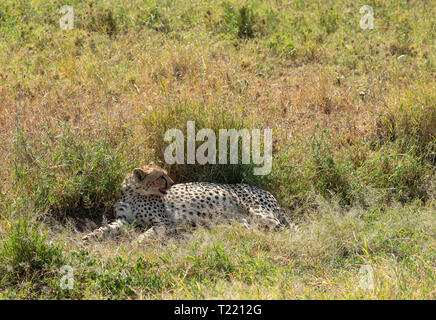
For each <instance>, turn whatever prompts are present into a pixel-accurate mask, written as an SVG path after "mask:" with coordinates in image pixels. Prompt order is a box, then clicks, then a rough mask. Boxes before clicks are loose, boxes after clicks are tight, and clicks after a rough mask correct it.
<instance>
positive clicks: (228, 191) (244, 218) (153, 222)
mask: <svg viewBox="0 0 436 320" xmlns="http://www.w3.org/2000/svg"><path fill="white" fill-rule="evenodd" d="M172 184H173V181H172V180H171V178H169V176H168V174H167V172H166V171H165V170H164V169H162V168H159V167H156V166H148V167H145V168H144V169H135V170H134V171H133V172H132V175H131V176H130V177H129V178H127V180H126V183H125V184H124V185H123V187H122V190H121V191H122V194H121V198H120V200H119V201H118V202H117V203H116V205H115V216H116V218H117V220H116V221H115V222H113V223H111V224H109V225H108V226H105V227H101V228H99V229H97V230H95V231H94V232H92V233H91V234H88V235H87V236H85V237H84V238H83V240H85V241H87V240H89V239H90V238H93V237H97V236H100V235H104V234H108V233H117V232H119V231H121V230H122V226H124V225H136V226H139V227H142V228H144V229H148V230H146V231H145V232H144V233H143V234H142V235H141V236H140V237H139V239H138V240H139V242H145V241H147V240H150V239H152V238H156V237H160V236H162V235H164V234H168V233H171V232H172V231H174V230H175V229H176V228H178V227H180V226H182V227H183V226H187V225H194V226H195V225H198V224H203V223H206V222H207V221H217V220H220V219H224V220H229V219H231V220H236V221H239V222H240V223H242V224H243V225H244V226H246V227H248V228H250V227H251V226H252V224H253V223H255V224H257V225H260V226H263V227H267V228H269V229H281V228H283V224H282V223H281V221H282V222H283V221H285V220H284V214H283V210H282V209H281V208H280V206H279V204H278V203H277V201H276V199H275V198H274V197H273V196H272V195H271V194H270V193H269V192H267V191H265V190H262V189H259V188H257V187H254V186H250V185H247V184H218V183H208V182H191V183H180V184H176V185H174V186H172ZM156 190H158V191H157V192H156Z"/></svg>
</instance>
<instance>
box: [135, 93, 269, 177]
mask: <svg viewBox="0 0 436 320" xmlns="http://www.w3.org/2000/svg"><path fill="white" fill-rule="evenodd" d="M239 111H242V112H243V110H238V108H237V107H229V106H227V105H226V104H225V103H224V102H223V101H212V102H210V103H208V106H207V107H204V106H200V105H199V104H198V103H197V102H196V101H195V100H188V101H185V102H182V103H180V102H169V105H168V107H167V108H165V109H158V110H152V111H146V112H145V113H143V115H142V118H141V125H142V127H143V129H144V130H145V132H146V133H147V139H146V140H147V141H146V144H147V145H148V146H150V148H152V149H153V150H154V152H155V155H156V158H157V159H156V160H157V161H158V162H159V163H161V164H164V163H165V160H164V152H165V149H166V148H167V146H168V145H169V144H170V142H166V141H165V140H164V135H165V132H167V131H168V130H170V129H178V130H181V132H182V133H183V135H184V145H185V147H184V153H185V156H184V159H185V163H186V161H187V147H186V145H187V122H188V121H194V122H195V132H196V133H197V132H198V131H199V130H201V129H211V130H213V131H214V133H215V136H216V146H217V148H216V156H217V160H216V161H217V164H216V165H210V164H205V165H200V164H198V163H197V162H196V164H183V165H181V164H180V165H179V164H175V165H173V166H172V167H171V170H170V173H172V174H173V175H175V178H176V181H178V182H182V181H209V182H222V183H241V182H246V183H251V184H259V183H262V179H263V178H262V177H259V176H258V177H256V176H254V175H253V168H254V164H253V163H250V164H242V159H241V157H242V141H241V138H239V139H238V152H239V154H238V164H229V159H228V164H219V163H218V154H219V151H218V146H219V130H220V129H235V130H237V131H238V130H241V129H247V130H250V129H251V128H252V127H253V126H254V123H255V122H254V120H253V119H252V118H249V117H247V118H243V117H238V116H237V115H236V114H237V112H239ZM202 143H204V142H200V141H197V142H196V150H197V148H198V147H199V146H200V145H201V144H202ZM227 147H228V150H227V154H230V142H229V139H228V143H227ZM250 159H251V158H250ZM251 161H252V159H251Z"/></svg>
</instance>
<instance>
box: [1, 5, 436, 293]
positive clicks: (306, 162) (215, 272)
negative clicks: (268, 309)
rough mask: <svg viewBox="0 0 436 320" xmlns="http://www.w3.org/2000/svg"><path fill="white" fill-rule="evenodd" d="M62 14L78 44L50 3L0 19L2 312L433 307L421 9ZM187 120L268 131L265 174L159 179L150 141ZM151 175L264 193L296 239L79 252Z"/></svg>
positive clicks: (86, 10) (173, 169) (201, 234)
mask: <svg viewBox="0 0 436 320" xmlns="http://www.w3.org/2000/svg"><path fill="white" fill-rule="evenodd" d="M69 5H71V6H72V7H73V8H74V28H73V29H72V30H61V29H60V27H59V19H60V17H61V14H60V13H59V9H60V7H61V6H60V5H59V6H57V5H56V4H53V3H45V2H44V3H43V2H41V1H38V0H30V1H25V2H19V3H17V2H15V1H12V0H6V1H3V2H2V3H1V4H0V52H2V54H1V55H0V66H1V67H0V92H1V96H2V99H1V101H0V111H1V112H0V159H1V162H0V214H1V219H0V265H1V266H0V297H1V298H3V299H12V298H14V299H38V298H49V299H59V298H66V299H90V298H97V299H107V298H109V299H130V298H134V299H139V298H142V299H162V298H164V299H178V298H187V299H210V298H224V299H238V298H239V299H254V298H258V299H333V298H338V299H434V298H435V290H434V287H435V278H434V270H435V254H436V252H435V250H434V248H435V238H436V237H435V235H436V234H435V225H436V224H435V207H434V205H435V202H434V200H435V195H436V192H435V190H436V188H435V187H436V180H435V178H434V177H435V176H436V175H435V159H436V147H435V146H436V140H435V139H436V102H435V94H434V87H435V81H434V79H435V77H434V75H435V74H434V71H435V56H434V52H435V50H434V49H435V46H434V43H435V41H434V38H435V29H434V18H433V17H434V16H435V13H436V12H435V7H434V6H432V2H431V1H425V0H421V1H418V0H415V1H409V2H404V3H403V2H401V3H399V2H396V1H390V0H383V1H369V2H365V3H363V2H362V3H354V2H350V1H345V0H342V1H314V2H307V1H291V2H286V3H285V2H280V1H279V2H277V1H250V2H248V1H247V2H242V3H241V2H238V1H233V0H232V1H225V2H223V1H215V2H206V1H201V0H195V1H191V2H189V3H188V2H185V1H146V2H143V1H139V0H138V1H121V0H104V1H81V0H76V1H72V2H71V3H69ZM363 5H370V6H371V7H372V8H373V10H374V21H375V22H374V24H375V27H374V29H372V30H362V29H360V27H359V22H360V19H361V15H360V14H359V9H360V7H361V6H363ZM187 121H195V124H196V129H197V130H199V129H202V128H210V129H212V130H213V131H214V132H215V133H217V132H218V130H219V129H222V128H226V129H230V128H235V129H265V128H271V129H273V169H272V172H271V173H270V174H269V175H267V176H254V175H253V166H254V164H253V163H251V164H248V165H198V164H196V165H171V166H169V165H165V162H164V150H165V148H166V147H167V142H165V141H164V139H163V137H164V134H165V132H166V131H167V130H168V129H171V128H177V129H180V130H182V132H185V133H186V123H187ZM152 160H153V161H155V162H156V163H158V164H160V165H162V166H165V167H166V169H168V171H169V172H170V174H171V176H172V177H173V178H174V180H175V181H177V182H185V181H218V182H225V183H235V182H245V183H250V184H253V185H257V186H259V187H262V188H264V189H267V190H269V191H270V192H272V193H273V194H274V196H275V197H276V198H277V199H278V201H279V202H280V203H281V205H282V206H283V208H285V210H286V211H287V212H288V213H289V216H288V218H289V219H290V220H293V221H295V222H297V223H298V224H299V226H300V231H299V232H298V233H295V232H291V231H289V230H285V231H282V232H277V233H268V232H261V231H251V230H244V229H243V228H241V227H240V226H239V225H230V226H229V225H219V226H216V227H215V228H212V229H211V230H205V229H202V228H200V229H198V230H195V231H194V232H192V233H189V234H187V235H186V236H185V238H184V239H174V240H172V241H170V242H169V243H168V244H166V245H161V244H152V245H150V246H147V247H137V246H135V245H133V244H131V243H130V239H131V238H132V237H133V236H134V235H135V234H136V232H137V231H136V230H130V231H129V236H127V237H125V238H122V239H119V240H118V241H113V240H108V241H106V242H100V243H96V244H93V245H91V246H88V247H86V248H84V247H82V246H81V245H80V243H79V239H80V238H81V236H82V235H83V234H84V232H86V231H87V230H88V229H89V228H92V227H95V226H96V225H99V224H100V223H102V221H104V220H106V219H110V218H112V207H113V204H114V203H115V201H116V199H117V194H118V191H119V188H120V184H121V181H122V179H123V178H124V176H125V175H126V174H127V173H128V172H130V171H131V170H132V168H134V167H137V166H140V165H143V164H147V163H148V162H150V161H152ZM64 265H69V266H71V267H72V268H73V274H74V287H73V289H62V288H61V287H60V284H61V281H62V276H63V275H62V274H61V273H60V268H61V267H62V266H64ZM367 266H370V267H371V268H372V270H373V272H374V286H373V288H372V289H370V290H364V289H363V288H362V286H361V285H360V283H361V280H362V273H361V270H362V268H363V267H365V268H367Z"/></svg>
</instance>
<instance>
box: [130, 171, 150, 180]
mask: <svg viewBox="0 0 436 320" xmlns="http://www.w3.org/2000/svg"><path fill="white" fill-rule="evenodd" d="M146 175H147V173H145V171H144V170H142V169H140V168H136V169H133V176H134V177H135V179H136V180H137V181H142V180H144V178H145V176H146Z"/></svg>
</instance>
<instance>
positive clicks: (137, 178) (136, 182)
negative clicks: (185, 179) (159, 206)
mask: <svg viewBox="0 0 436 320" xmlns="http://www.w3.org/2000/svg"><path fill="white" fill-rule="evenodd" d="M129 180H130V181H131V186H132V188H133V190H134V191H135V192H137V193H138V194H140V195H142V196H148V195H152V194H154V195H157V196H164V195H166V193H167V190H168V189H169V188H171V186H172V185H173V184H174V181H173V180H172V179H171V178H170V177H169V176H168V172H167V171H166V170H164V169H162V168H160V167H158V166H156V165H154V164H150V165H148V166H145V167H142V168H136V169H133V171H132V174H131V176H130V179H129Z"/></svg>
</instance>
